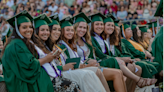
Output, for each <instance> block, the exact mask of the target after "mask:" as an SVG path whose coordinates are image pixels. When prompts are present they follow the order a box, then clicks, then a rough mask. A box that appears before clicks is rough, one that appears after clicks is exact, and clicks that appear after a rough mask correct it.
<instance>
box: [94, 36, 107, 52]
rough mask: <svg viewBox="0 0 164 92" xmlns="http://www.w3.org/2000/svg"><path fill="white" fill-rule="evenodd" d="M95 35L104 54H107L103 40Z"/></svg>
mask: <svg viewBox="0 0 164 92" xmlns="http://www.w3.org/2000/svg"><path fill="white" fill-rule="evenodd" d="M94 34H95V36H94V39H95V40H96V41H97V42H98V43H99V45H100V47H101V50H102V52H103V53H106V52H107V51H106V49H105V42H104V40H103V38H102V37H101V36H99V35H98V34H96V33H94Z"/></svg>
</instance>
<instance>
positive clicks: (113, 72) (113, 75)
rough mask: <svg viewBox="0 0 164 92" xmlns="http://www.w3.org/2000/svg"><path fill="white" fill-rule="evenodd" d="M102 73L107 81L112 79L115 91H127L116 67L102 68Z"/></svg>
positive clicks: (121, 75) (120, 73)
mask: <svg viewBox="0 0 164 92" xmlns="http://www.w3.org/2000/svg"><path fill="white" fill-rule="evenodd" d="M103 74H104V76H105V79H106V80H107V81H110V80H113V85H114V89H115V91H116V92H127V91H126V87H125V83H124V80H123V74H122V71H120V70H118V69H112V68H105V69H104V70H103Z"/></svg>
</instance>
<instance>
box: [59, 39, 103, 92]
mask: <svg viewBox="0 0 164 92" xmlns="http://www.w3.org/2000/svg"><path fill="white" fill-rule="evenodd" d="M60 42H61V41H60ZM62 43H63V44H64V45H65V46H66V47H67V49H68V52H69V54H70V55H71V57H70V58H76V57H79V56H78V54H77V52H74V51H72V49H71V48H70V47H68V45H67V44H66V43H65V42H64V41H62ZM60 58H61V62H62V65H65V60H66V59H67V56H66V55H65V54H64V53H62V54H61V55H60ZM81 63H82V61H81ZM97 69H98V68H97V67H87V68H83V69H76V70H71V71H72V72H73V73H72V74H76V75H74V76H73V75H72V74H68V73H65V72H70V71H65V72H62V74H63V75H64V76H63V77H65V76H66V78H69V79H70V80H72V81H76V82H77V83H78V84H79V86H80V88H81V90H82V92H106V90H105V88H104V86H103V85H102V83H101V81H100V80H99V78H98V77H97V75H96V74H95V73H96V71H97ZM74 71H76V72H77V73H76V72H74ZM81 71H85V72H87V74H82V72H81ZM66 74H67V75H66ZM87 75H88V76H87ZM78 78H79V79H78Z"/></svg>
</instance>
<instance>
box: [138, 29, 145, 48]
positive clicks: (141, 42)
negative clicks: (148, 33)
mask: <svg viewBox="0 0 164 92" xmlns="http://www.w3.org/2000/svg"><path fill="white" fill-rule="evenodd" d="M144 33H145V32H141V41H140V42H139V43H140V44H141V45H142V46H143V47H144V48H145V49H146V48H147V46H146V45H145V44H144V39H143V37H144Z"/></svg>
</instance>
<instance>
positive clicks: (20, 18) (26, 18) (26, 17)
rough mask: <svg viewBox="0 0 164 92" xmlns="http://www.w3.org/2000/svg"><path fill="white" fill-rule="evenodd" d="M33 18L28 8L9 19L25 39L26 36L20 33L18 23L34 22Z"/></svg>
mask: <svg viewBox="0 0 164 92" xmlns="http://www.w3.org/2000/svg"><path fill="white" fill-rule="evenodd" d="M32 20H33V17H32V16H31V15H30V14H29V13H28V12H27V11H26V10H24V11H22V12H21V13H19V14H17V15H15V16H14V17H12V18H10V19H8V20H7V21H8V23H9V24H10V25H11V26H12V27H13V28H15V29H16V32H17V34H18V36H19V37H21V38H22V39H23V38H24V37H23V36H22V35H21V34H20V32H19V29H18V25H20V24H21V23H25V22H32Z"/></svg>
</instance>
